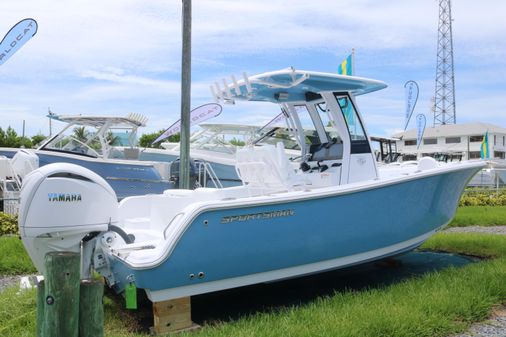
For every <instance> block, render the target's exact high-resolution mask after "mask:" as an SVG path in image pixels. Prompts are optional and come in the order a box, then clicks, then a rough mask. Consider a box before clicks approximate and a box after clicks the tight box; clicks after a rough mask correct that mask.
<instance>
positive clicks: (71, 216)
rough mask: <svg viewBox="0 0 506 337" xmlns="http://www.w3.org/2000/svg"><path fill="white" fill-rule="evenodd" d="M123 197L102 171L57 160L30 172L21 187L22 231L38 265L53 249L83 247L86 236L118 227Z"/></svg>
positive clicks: (20, 230) (22, 235) (41, 266)
mask: <svg viewBox="0 0 506 337" xmlns="http://www.w3.org/2000/svg"><path fill="white" fill-rule="evenodd" d="M117 221H118V201H117V198H116V193H114V190H113V189H112V188H111V186H109V184H108V183H107V182H106V181H105V180H104V179H103V178H101V177H100V176H99V175H97V174H96V173H94V172H92V171H90V170H88V169H86V168H84V167H81V166H78V165H74V164H67V163H55V164H49V165H46V166H43V167H41V168H39V169H37V170H35V171H33V172H31V173H30V174H28V175H27V176H26V178H25V180H24V182H23V187H22V189H21V205H20V210H19V232H20V234H21V238H22V239H23V244H24V245H25V248H26V250H27V251H28V254H29V255H30V257H31V259H32V261H33V263H34V264H35V267H36V268H37V270H38V271H39V272H41V273H44V272H45V270H44V256H45V255H46V253H48V252H50V251H73V252H79V251H80V247H81V240H83V238H86V237H89V236H90V235H93V234H97V233H98V232H103V231H107V230H109V229H111V228H114V227H115V225H116V224H117Z"/></svg>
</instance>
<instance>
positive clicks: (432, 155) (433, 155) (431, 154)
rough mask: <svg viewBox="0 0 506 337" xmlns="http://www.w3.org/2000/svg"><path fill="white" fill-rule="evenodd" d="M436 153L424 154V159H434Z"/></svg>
mask: <svg viewBox="0 0 506 337" xmlns="http://www.w3.org/2000/svg"><path fill="white" fill-rule="evenodd" d="M435 155H436V154H435V153H422V157H432V158H434V157H435Z"/></svg>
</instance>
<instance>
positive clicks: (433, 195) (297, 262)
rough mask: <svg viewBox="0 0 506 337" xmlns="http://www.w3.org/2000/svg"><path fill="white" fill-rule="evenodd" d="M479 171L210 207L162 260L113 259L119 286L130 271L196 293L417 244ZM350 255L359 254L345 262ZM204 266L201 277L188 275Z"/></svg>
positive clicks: (152, 288) (152, 283)
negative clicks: (146, 263)
mask: <svg viewBox="0 0 506 337" xmlns="http://www.w3.org/2000/svg"><path fill="white" fill-rule="evenodd" d="M476 171H477V169H475V168H469V169H464V170H460V171H457V172H455V171H454V172H451V173H442V174H439V175H435V176H428V177H424V178H418V179H415V180H410V181H404V182H399V183H394V184H390V185H384V186H382V187H377V188H372V189H368V190H361V191H355V192H348V193H341V194H338V192H336V194H334V195H331V196H325V197H320V198H316V199H306V200H298V201H292V202H284V203H277V204H259V205H255V206H248V207H239V208H234V209H225V208H222V209H214V210H209V211H205V212H203V213H201V214H199V215H198V216H197V217H196V218H195V219H194V220H193V221H192V223H191V224H190V225H189V227H188V228H187V229H186V231H185V233H184V234H183V235H182V237H181V238H180V240H179V242H178V243H177V245H176V246H175V248H174V249H173V251H172V252H171V254H170V255H169V256H168V258H167V259H166V260H165V261H164V262H163V263H161V264H159V265H158V266H156V267H153V268H151V269H132V268H130V267H129V266H128V265H126V264H125V263H124V262H123V261H121V260H120V259H117V258H115V260H114V261H113V266H112V269H113V273H114V274H115V275H117V277H116V281H117V282H118V283H117V284H116V285H115V287H116V290H118V291H121V290H122V289H123V287H124V285H125V280H126V279H127V276H128V275H132V276H133V277H134V279H135V283H136V285H137V287H138V288H144V289H146V290H148V292H151V293H152V292H156V291H162V290H167V289H173V288H177V289H184V288H188V287H193V288H192V289H193V290H190V291H189V292H187V293H185V295H188V294H190V295H192V294H196V293H202V292H206V291H205V290H203V289H204V288H205V286H206V283H207V284H212V283H216V282H223V281H224V280H239V279H240V280H241V281H240V284H239V285H246V284H252V283H255V282H254V281H253V278H252V280H251V282H250V281H249V280H248V277H253V276H255V275H262V273H272V272H276V271H283V270H289V269H290V268H296V267H300V266H317V265H318V264H319V263H323V264H325V263H326V262H328V261H333V260H335V261H337V260H336V259H342V261H344V262H336V263H337V264H335V265H332V266H331V267H328V266H329V265H327V267H321V269H320V270H315V269H314V268H313V269H311V268H308V269H307V270H308V273H309V272H316V271H322V270H324V269H332V268H339V267H344V266H346V265H350V264H356V263H362V262H366V261H369V260H374V259H379V258H382V257H385V256H389V255H396V254H400V253H403V252H406V251H409V250H412V249H415V248H416V247H417V246H419V245H420V244H422V243H423V241H425V240H426V239H427V238H428V236H429V235H430V234H432V233H433V232H434V231H435V230H437V229H439V228H440V227H441V226H443V225H445V224H446V223H448V222H449V221H450V220H451V219H452V217H453V216H454V214H455V210H456V207H457V204H458V200H459V197H460V195H461V192H462V191H463V189H464V187H465V185H466V183H467V182H468V180H469V179H470V178H471V177H472V176H473V175H474V174H475V173H476ZM283 210H290V211H291V212H292V213H293V215H292V216H284V217H275V218H270V219H266V220H262V219H258V218H255V217H253V218H255V219H250V220H246V221H234V222H230V223H221V222H222V218H223V217H227V216H237V215H244V214H258V213H265V212H276V211H283ZM204 221H207V225H204ZM416 238H420V239H419V240H418V241H417V240H415V239H416ZM413 240H414V241H413ZM402 243H406V244H404V245H403V244H402ZM388 247H392V249H386V248H388ZM383 250H384V252H385V253H383V254H379V253H378V254H377V255H374V254H372V255H368V254H369V253H370V252H379V251H383ZM352 256H358V257H359V260H355V261H353V260H348V262H345V261H346V259H347V258H348V257H352ZM200 272H202V273H204V275H205V276H204V277H203V278H198V277H195V278H193V279H191V278H190V277H189V275H190V274H195V275H197V274H198V273H200ZM299 273H300V271H299ZM302 274H303V273H300V274H298V275H291V277H293V276H299V275H302ZM273 275H274V274H273ZM280 275H281V274H280ZM285 275H286V273H285ZM273 277H274V276H273ZM279 278H282V277H279ZM274 279H276V277H274V278H273V279H272V280H274ZM199 285H201V286H202V289H201V290H199V289H198V286H199ZM211 288H212V287H211ZM214 289H216V288H214ZM171 296H172V295H171Z"/></svg>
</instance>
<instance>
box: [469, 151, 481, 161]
mask: <svg viewBox="0 0 506 337" xmlns="http://www.w3.org/2000/svg"><path fill="white" fill-rule="evenodd" d="M479 158H481V152H480V151H471V152H469V159H479Z"/></svg>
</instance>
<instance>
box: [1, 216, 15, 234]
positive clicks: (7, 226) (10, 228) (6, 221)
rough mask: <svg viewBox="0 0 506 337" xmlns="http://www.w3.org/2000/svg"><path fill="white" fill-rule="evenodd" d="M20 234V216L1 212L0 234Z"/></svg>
mask: <svg viewBox="0 0 506 337" xmlns="http://www.w3.org/2000/svg"><path fill="white" fill-rule="evenodd" d="M7 234H16V235H17V234H18V217H17V216H13V215H9V214H6V213H3V212H0V236H2V235H7Z"/></svg>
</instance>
